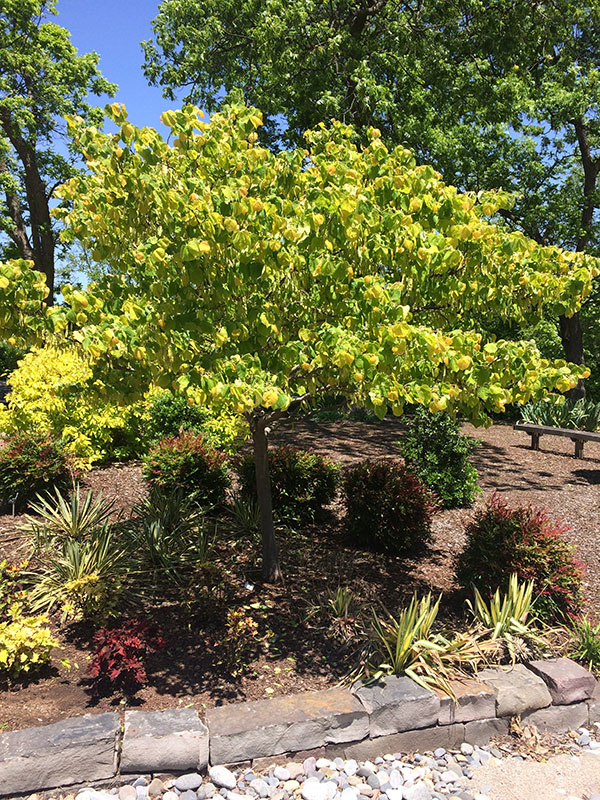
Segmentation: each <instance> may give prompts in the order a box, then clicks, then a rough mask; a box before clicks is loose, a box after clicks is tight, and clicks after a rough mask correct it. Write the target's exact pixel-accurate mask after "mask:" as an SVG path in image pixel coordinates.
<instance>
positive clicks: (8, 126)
mask: <svg viewBox="0 0 600 800" xmlns="http://www.w3.org/2000/svg"><path fill="white" fill-rule="evenodd" d="M0 126H1V127H2V130H3V132H4V134H5V136H6V137H7V138H8V140H9V141H10V143H11V145H12V146H13V147H14V149H15V151H16V154H17V156H18V158H19V160H20V162H21V165H22V167H23V174H24V182H25V194H26V196H27V210H28V212H29V227H30V229H31V235H30V236H29V240H28V241H27V246H25V244H24V243H23V237H22V236H21V237H20V238H19V239H15V237H14V236H13V237H12V238H13V240H14V241H16V243H17V244H18V245H19V246H20V249H21V253H22V257H23V258H27V259H31V258H32V257H33V263H34V265H35V268H36V269H37V270H39V271H40V272H43V273H44V275H45V276H46V284H47V286H48V288H49V289H50V295H49V297H48V302H50V303H51V302H52V297H53V293H54V248H55V242H54V233H53V231H52V220H51V218H50V206H49V203H48V197H47V196H46V184H45V183H44V180H43V178H42V176H41V174H40V170H39V166H38V162H37V155H36V151H35V145H32V144H30V142H28V141H26V140H25V139H24V137H23V135H22V133H21V131H20V130H19V127H18V125H16V124H15V123H14V122H13V119H12V117H11V115H10V112H9V111H8V110H7V109H5V108H0ZM9 208H10V206H9ZM19 213H20V212H19ZM21 219H22V218H21ZM13 221H14V222H15V223H16V225H17V224H18V221H17V219H16V218H15V216H14V215H13Z"/></svg>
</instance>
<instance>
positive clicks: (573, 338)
mask: <svg viewBox="0 0 600 800" xmlns="http://www.w3.org/2000/svg"><path fill="white" fill-rule="evenodd" d="M572 125H573V127H574V129H575V135H576V137H577V144H578V145H579V153H580V156H581V165H582V167H583V207H582V209H581V228H580V234H579V237H578V239H577V247H576V250H577V251H578V252H582V251H584V250H585V248H586V247H587V245H588V243H589V240H590V235H591V232H592V225H593V223H594V211H595V209H596V201H595V199H594V197H595V193H596V184H597V181H598V173H599V171H600V160H599V159H597V158H594V157H593V155H592V149H591V146H590V142H589V138H588V131H587V127H586V123H585V120H583V119H581V118H577V119H574V120H573V121H572ZM559 324H560V338H561V340H562V344H563V347H564V349H565V358H566V359H567V361H571V362H572V363H573V364H584V363H585V359H584V356H583V335H582V331H581V320H580V318H579V312H577V313H575V314H573V316H572V317H560V318H559ZM567 396H568V398H569V399H570V400H579V399H580V398H582V397H585V383H584V381H581V380H580V381H579V382H578V383H577V386H576V387H575V388H574V389H571V391H570V392H567Z"/></svg>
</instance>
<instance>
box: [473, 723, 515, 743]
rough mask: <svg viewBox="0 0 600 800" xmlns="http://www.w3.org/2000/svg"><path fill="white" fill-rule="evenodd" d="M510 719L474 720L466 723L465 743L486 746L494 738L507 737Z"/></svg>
mask: <svg viewBox="0 0 600 800" xmlns="http://www.w3.org/2000/svg"><path fill="white" fill-rule="evenodd" d="M508 728H509V724H508V719H507V718H506V717H502V718H498V717H492V718H491V719H474V720H473V721H472V722H466V723H465V742H468V743H469V744H479V745H481V744H486V742H489V740H490V739H493V738H494V736H506V734H507V733H508Z"/></svg>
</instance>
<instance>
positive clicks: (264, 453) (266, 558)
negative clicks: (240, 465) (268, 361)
mask: <svg viewBox="0 0 600 800" xmlns="http://www.w3.org/2000/svg"><path fill="white" fill-rule="evenodd" d="M265 427H266V421H265V420H263V419H258V420H256V421H255V422H254V424H253V426H252V444H253V448H254V466H255V471H256V495H257V497H258V509H259V512H260V532H261V536H262V553H263V578H264V579H265V581H266V582H267V583H278V582H280V581H281V580H282V578H283V575H282V573H281V564H280V561H279V548H278V547H277V541H276V540H275V530H274V528H273V503H272V500H271V478H270V477H269V454H268V445H267V436H266V432H265Z"/></svg>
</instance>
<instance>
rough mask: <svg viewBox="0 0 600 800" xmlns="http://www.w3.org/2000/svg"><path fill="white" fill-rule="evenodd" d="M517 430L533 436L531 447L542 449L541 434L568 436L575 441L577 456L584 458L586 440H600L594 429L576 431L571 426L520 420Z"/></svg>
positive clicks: (515, 427)
mask: <svg viewBox="0 0 600 800" xmlns="http://www.w3.org/2000/svg"><path fill="white" fill-rule="evenodd" d="M514 429H515V430H516V431H523V432H524V433H528V434H529V435H530V436H531V449H532V450H539V449H540V436H566V437H567V438H568V439H571V441H572V442H574V443H575V458H583V445H584V444H585V442H600V433H594V432H593V431H575V430H571V428H553V427H551V426H550V425H533V424H531V423H529V422H519V423H517V424H516V425H515V426H514Z"/></svg>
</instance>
